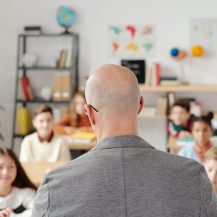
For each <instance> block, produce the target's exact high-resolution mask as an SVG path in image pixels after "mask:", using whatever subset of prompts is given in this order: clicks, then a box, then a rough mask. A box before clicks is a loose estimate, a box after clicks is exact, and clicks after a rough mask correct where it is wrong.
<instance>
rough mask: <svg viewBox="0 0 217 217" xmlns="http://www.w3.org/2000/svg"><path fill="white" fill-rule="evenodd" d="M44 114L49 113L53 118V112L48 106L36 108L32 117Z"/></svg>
mask: <svg viewBox="0 0 217 217" xmlns="http://www.w3.org/2000/svg"><path fill="white" fill-rule="evenodd" d="M44 112H48V113H50V114H51V115H52V116H53V110H52V108H51V107H50V106H48V105H40V106H39V107H38V108H37V110H36V112H35V114H34V116H37V115H39V114H41V113H44Z"/></svg>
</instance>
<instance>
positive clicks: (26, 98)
mask: <svg viewBox="0 0 217 217" xmlns="http://www.w3.org/2000/svg"><path fill="white" fill-rule="evenodd" d="M19 83H20V90H21V97H22V100H24V101H29V94H28V90H27V84H26V82H25V79H24V76H22V77H20V78H19Z"/></svg>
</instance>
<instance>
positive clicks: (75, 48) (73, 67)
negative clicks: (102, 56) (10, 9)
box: [11, 29, 79, 149]
mask: <svg viewBox="0 0 217 217" xmlns="http://www.w3.org/2000/svg"><path fill="white" fill-rule="evenodd" d="M27 31H28V30H27ZM32 31H39V30H36V29H34V30H32ZM32 37H34V38H52V37H55V38H64V37H68V38H70V39H71V46H70V48H69V50H70V52H71V54H72V56H71V61H72V62H71V64H70V65H68V66H67V67H52V66H49V65H42V66H40V65H39V66H34V67H25V66H22V65H21V59H22V57H23V55H24V54H26V53H27V48H28V45H29V43H31V42H32V41H31V40H28V39H29V38H32ZM40 43H41V40H40ZM46 43H47V41H46ZM42 51H43V45H42ZM78 61H79V35H78V34H77V33H69V34H56V33H47V34H34V33H33V34H31V31H30V30H29V32H28V33H26V34H19V35H18V43H17V67H16V83H15V101H14V111H13V130H12V143H11V148H12V149H14V145H15V138H19V139H22V138H23V137H25V136H24V135H19V134H17V133H16V126H17V116H16V112H17V108H18V107H27V106H28V105H30V104H31V105H37V104H57V105H67V106H69V104H70V101H71V98H72V97H73V95H74V94H75V93H76V92H77V91H78V87H79V72H78V69H79V67H78ZM37 70H39V71H43V70H44V71H51V72H52V73H54V72H59V73H61V72H64V71H67V72H69V73H70V75H71V80H70V83H71V84H70V85H71V91H70V97H69V98H70V100H58V101H54V100H43V99H37V98H34V99H33V100H24V99H20V96H19V93H20V84H19V82H20V78H21V77H22V76H26V75H27V73H28V75H29V76H30V75H31V73H36V71H37ZM36 86H37V84H36ZM27 135H28V134H27Z"/></svg>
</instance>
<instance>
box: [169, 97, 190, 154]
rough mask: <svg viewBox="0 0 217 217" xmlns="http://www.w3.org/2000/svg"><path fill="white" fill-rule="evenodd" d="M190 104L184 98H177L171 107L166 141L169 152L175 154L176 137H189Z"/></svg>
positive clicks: (176, 148) (176, 149) (176, 147)
mask: <svg viewBox="0 0 217 217" xmlns="http://www.w3.org/2000/svg"><path fill="white" fill-rule="evenodd" d="M191 122H192V116H191V114H190V104H189V102H187V101H185V100H177V101H176V102H175V103H174V104H173V105H172V108H171V112H170V116H169V122H168V141H169V148H170V152H171V153H173V154H176V153H177V151H178V149H179V147H178V146H177V145H176V141H177V139H183V138H190V137H191V130H190V128H191Z"/></svg>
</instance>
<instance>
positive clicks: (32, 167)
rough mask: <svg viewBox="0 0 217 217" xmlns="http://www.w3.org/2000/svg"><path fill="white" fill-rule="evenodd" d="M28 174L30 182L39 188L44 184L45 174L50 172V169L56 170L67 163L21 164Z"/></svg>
mask: <svg viewBox="0 0 217 217" xmlns="http://www.w3.org/2000/svg"><path fill="white" fill-rule="evenodd" d="M21 164H22V166H23V168H24V170H25V172H26V174H27V175H28V177H29V178H30V180H31V181H32V182H33V183H34V184H35V185H36V186H39V185H40V184H41V182H42V179H43V177H44V174H45V173H46V172H49V169H52V168H53V169H54V168H58V167H61V166H63V165H64V164H66V162H55V163H47V162H26V163H21Z"/></svg>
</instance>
